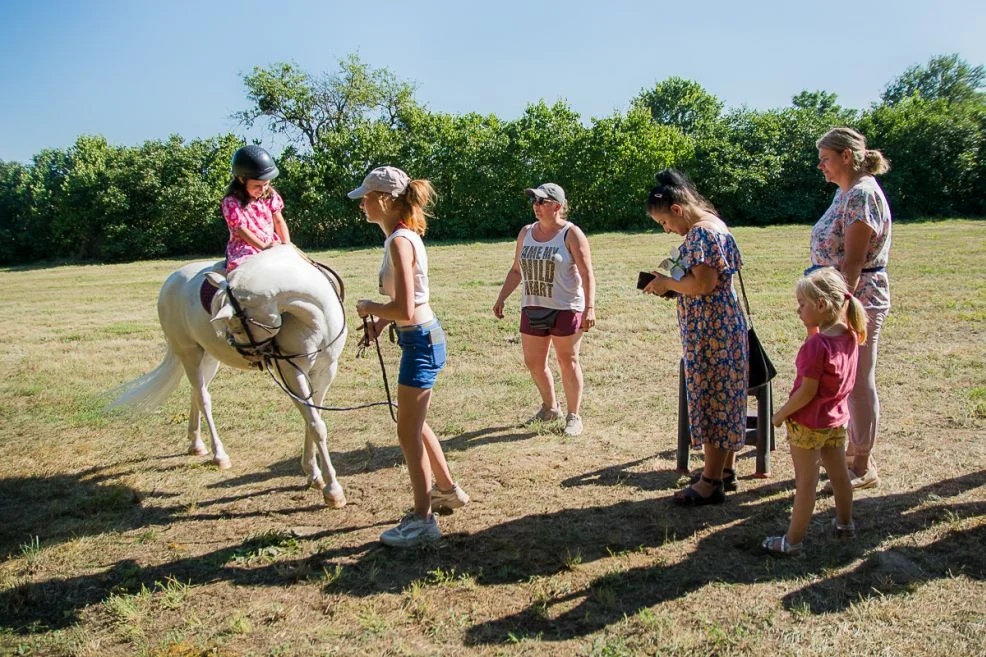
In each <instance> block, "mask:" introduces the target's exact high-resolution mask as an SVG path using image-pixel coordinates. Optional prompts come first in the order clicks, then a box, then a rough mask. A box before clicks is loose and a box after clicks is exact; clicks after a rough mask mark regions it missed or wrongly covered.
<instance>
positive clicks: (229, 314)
mask: <svg viewBox="0 0 986 657" xmlns="http://www.w3.org/2000/svg"><path fill="white" fill-rule="evenodd" d="M232 318H233V306H232V305H230V304H228V303H224V304H223V305H222V308H220V309H219V310H218V311H217V312H216V314H215V315H213V316H212V319H210V320H209V321H210V322H218V321H219V320H221V319H232Z"/></svg>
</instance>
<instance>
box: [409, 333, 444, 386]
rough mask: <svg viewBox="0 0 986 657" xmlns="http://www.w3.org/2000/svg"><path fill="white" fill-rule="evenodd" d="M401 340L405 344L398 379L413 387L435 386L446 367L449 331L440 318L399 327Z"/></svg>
mask: <svg viewBox="0 0 986 657" xmlns="http://www.w3.org/2000/svg"><path fill="white" fill-rule="evenodd" d="M397 344H399V345H400V347H401V352H402V353H401V370H400V373H399V374H398V375H397V382H398V383H399V384H401V385H402V386H408V387H411V388H422V389H426V390H427V389H429V388H432V387H434V385H435V379H437V378H438V373H439V372H441V371H442V368H443V367H445V357H446V351H445V331H443V330H442V325H441V324H439V323H438V320H437V319H432V320H430V321H427V322H424V323H423V324H414V325H413V326H398V327H397Z"/></svg>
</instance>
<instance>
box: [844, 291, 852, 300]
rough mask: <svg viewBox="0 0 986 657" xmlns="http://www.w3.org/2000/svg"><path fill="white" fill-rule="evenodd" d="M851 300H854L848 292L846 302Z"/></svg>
mask: <svg viewBox="0 0 986 657" xmlns="http://www.w3.org/2000/svg"><path fill="white" fill-rule="evenodd" d="M850 299H852V295H851V294H850V293H848V292H846V298H845V301H849V300H850Z"/></svg>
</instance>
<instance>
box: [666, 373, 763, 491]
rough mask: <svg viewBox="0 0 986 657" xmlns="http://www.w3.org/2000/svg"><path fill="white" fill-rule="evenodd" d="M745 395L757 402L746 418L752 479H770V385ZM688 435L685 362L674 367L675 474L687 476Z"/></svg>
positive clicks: (753, 389) (689, 443)
mask: <svg viewBox="0 0 986 657" xmlns="http://www.w3.org/2000/svg"><path fill="white" fill-rule="evenodd" d="M747 395H748V396H750V397H754V398H755V399H756V400H757V414H756V415H747V417H746V444H747V445H756V446H757V469H756V472H755V473H754V474H753V476H754V477H758V478H761V479H765V478H767V477H769V476H770V453H771V452H772V451H774V449H776V444H775V441H774V425H773V424H771V423H770V418H771V417H772V416H773V414H774V390H773V384H772V383H771V382H767V383H766V384H764V385H762V386H759V387H757V388H751V389H749V390H747ZM691 443H692V440H691V433H690V432H689V431H688V399H687V397H686V393H685V361H684V359H682V360H681V361H680V362H679V363H678V449H677V465H678V472H680V473H682V474H686V473H687V472H688V453H689V450H690V449H691Z"/></svg>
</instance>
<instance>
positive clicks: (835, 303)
mask: <svg viewBox="0 0 986 657" xmlns="http://www.w3.org/2000/svg"><path fill="white" fill-rule="evenodd" d="M796 294H797V297H798V316H799V317H800V318H801V321H802V322H804V325H805V326H806V327H807V328H808V329H809V333H810V335H809V336H808V338H807V339H806V340H805V343H804V344H803V345H802V346H801V349H800V350H799V351H798V357H797V360H796V361H795V366H796V368H797V375H796V378H795V380H794V387H793V388H792V389H791V396H790V398H789V399H788V401H787V403H786V404H784V406H783V407H781V409H780V410H779V411H777V412H776V413H774V417H773V424H774V426H775V427H779V426H781V424H785V425H786V427H787V439H788V442H789V443H790V445H791V459H792V460H793V461H794V478H795V492H794V510H793V511H792V512H791V523H790V524H789V525H788V528H787V534H785V535H783V536H770V537H768V538H766V539H764V542H763V547H764V548H765V549H766V550H767V551H768V552H770V553H773V554H787V555H795V554H798V553H800V552H801V540H802V538H804V535H805V532H806V531H807V529H808V523H809V522H810V521H811V514H812V512H813V511H814V510H815V487H816V485H817V484H818V461H819V458H821V461H822V464H823V465H824V466H825V471H826V473H828V476H829V481H830V482H831V484H832V492H833V493H834V495H835V519H834V520H833V521H832V526H833V528H834V531H835V534H836V535H837V536H839V537H840V538H851V537H853V536H855V535H856V526H855V524H854V523H853V520H852V487H851V486H850V484H849V469H848V468H847V466H846V454H845V443H846V423H847V422H848V420H849V404H848V402H847V401H846V398H847V397H848V396H849V393H850V391H852V388H853V384H854V383H855V381H856V363H857V361H858V357H859V345H860V344H863V343H864V342H865V341H866V310H865V309H864V308H863V306H862V304H861V303H860V302H859V301H858V300H857V299H856V298H855V297H853V296H852V294H851V293H850V292H849V288H848V286H847V285H846V279H845V278H843V277H842V274H840V273H839V272H838V271H837V270H836V269H834V268H832V267H826V268H824V269H819V270H816V271H814V272H812V273H810V274H809V275H807V276H805V277H804V278H802V279H801V280H800V281H798V285H797V287H796ZM812 329H817V332H814V331H812Z"/></svg>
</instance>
